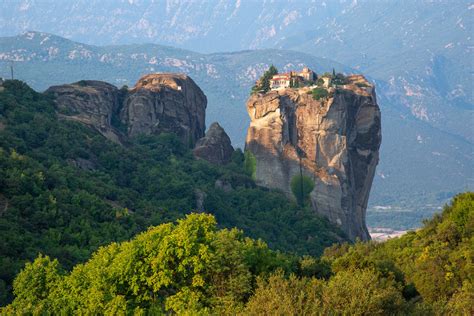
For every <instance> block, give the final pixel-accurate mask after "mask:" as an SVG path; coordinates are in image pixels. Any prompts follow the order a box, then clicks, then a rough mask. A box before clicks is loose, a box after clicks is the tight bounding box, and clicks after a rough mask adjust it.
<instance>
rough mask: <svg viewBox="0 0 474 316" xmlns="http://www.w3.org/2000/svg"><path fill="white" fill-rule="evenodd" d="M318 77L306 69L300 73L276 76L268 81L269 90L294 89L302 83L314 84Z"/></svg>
mask: <svg viewBox="0 0 474 316" xmlns="http://www.w3.org/2000/svg"><path fill="white" fill-rule="evenodd" d="M317 79H318V76H317V75H316V73H315V72H314V71H312V70H311V69H309V68H308V67H304V68H303V70H302V71H300V72H297V71H290V72H287V73H283V74H276V75H274V76H273V77H272V78H271V79H270V89H272V90H277V89H282V88H289V87H296V86H299V85H300V84H303V83H314V82H315V81H316V80H317Z"/></svg>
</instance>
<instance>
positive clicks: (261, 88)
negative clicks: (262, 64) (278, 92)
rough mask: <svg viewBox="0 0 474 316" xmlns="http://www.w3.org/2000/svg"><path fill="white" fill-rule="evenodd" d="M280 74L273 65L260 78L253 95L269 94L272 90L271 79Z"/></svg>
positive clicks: (254, 87)
mask: <svg viewBox="0 0 474 316" xmlns="http://www.w3.org/2000/svg"><path fill="white" fill-rule="evenodd" d="M277 74H278V69H277V68H276V67H275V66H273V65H271V66H270V68H268V70H267V71H265V72H264V74H263V75H262V76H261V77H260V79H259V80H258V81H257V84H256V85H255V86H253V88H252V93H255V92H268V91H269V90H270V79H272V78H273V76H274V75H277Z"/></svg>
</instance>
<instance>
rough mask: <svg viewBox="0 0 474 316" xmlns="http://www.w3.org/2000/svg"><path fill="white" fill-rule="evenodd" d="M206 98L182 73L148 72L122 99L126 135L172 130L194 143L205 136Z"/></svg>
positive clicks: (122, 117) (122, 119) (121, 113)
mask: <svg viewBox="0 0 474 316" xmlns="http://www.w3.org/2000/svg"><path fill="white" fill-rule="evenodd" d="M206 106H207V98H206V96H205V95H204V93H203V92H202V90H201V89H200V88H199V87H198V86H197V85H196V84H195V83H194V81H193V80H192V79H191V78H189V77H188V76H186V75H184V74H150V75H146V76H144V77H142V78H140V80H139V81H138V82H137V84H136V85H135V87H134V88H133V89H131V90H130V91H129V93H128V95H127V97H126V98H125V100H124V104H123V108H122V110H121V111H120V119H121V121H122V123H123V124H125V125H127V127H128V128H127V133H128V135H129V136H136V135H139V134H157V133H161V132H168V133H174V134H176V135H178V136H179V137H180V138H181V139H182V141H183V142H185V143H190V145H194V144H195V143H196V141H197V140H198V139H199V138H201V137H203V136H204V131H205V116H206Z"/></svg>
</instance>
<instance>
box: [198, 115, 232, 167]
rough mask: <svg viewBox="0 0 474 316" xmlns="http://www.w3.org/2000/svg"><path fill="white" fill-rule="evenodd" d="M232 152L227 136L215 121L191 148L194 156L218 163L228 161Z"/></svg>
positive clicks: (221, 163) (222, 163)
mask: <svg viewBox="0 0 474 316" xmlns="http://www.w3.org/2000/svg"><path fill="white" fill-rule="evenodd" d="M233 152H234V148H233V147H232V145H231V142H230V138H229V136H228V135H227V133H226V132H225V131H224V129H223V128H222V127H221V126H220V125H219V123H217V122H214V123H212V124H211V126H210V127H209V130H208V131H207V132H206V136H204V137H203V138H201V139H199V140H198V142H197V143H196V147H195V148H194V150H193V153H194V156H195V157H197V158H201V159H204V160H207V161H209V162H211V163H214V164H218V165H224V164H226V163H228V162H230V161H231V159H232V153H233Z"/></svg>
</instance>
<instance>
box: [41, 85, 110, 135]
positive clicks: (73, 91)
mask: <svg viewBox="0 0 474 316" xmlns="http://www.w3.org/2000/svg"><path fill="white" fill-rule="evenodd" d="M46 93H51V94H52V95H53V96H54V97H55V98H56V104H57V105H58V107H59V109H60V112H62V113H64V114H63V117H64V118H66V119H70V120H76V121H79V122H82V123H84V124H88V125H91V126H93V127H95V128H96V129H97V130H98V131H99V132H101V133H102V134H103V135H104V136H106V137H107V138H109V139H111V140H112V141H115V142H118V141H119V136H118V133H117V132H116V131H115V129H113V128H112V124H111V123H112V114H113V111H114V109H115V108H117V107H118V106H119V90H118V89H117V87H115V86H113V85H111V84H109V83H106V82H102V81H95V80H82V81H79V82H75V83H72V84H64V85H60V86H53V87H50V88H49V89H48V90H46Z"/></svg>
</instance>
